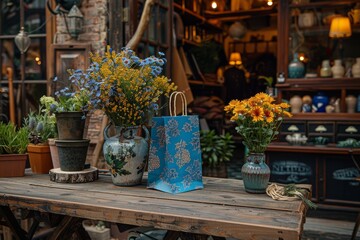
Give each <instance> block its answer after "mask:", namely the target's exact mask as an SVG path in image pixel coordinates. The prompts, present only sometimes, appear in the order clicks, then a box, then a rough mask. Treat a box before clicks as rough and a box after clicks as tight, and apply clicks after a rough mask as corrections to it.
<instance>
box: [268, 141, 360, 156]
mask: <svg viewBox="0 0 360 240" xmlns="http://www.w3.org/2000/svg"><path fill="white" fill-rule="evenodd" d="M266 151H267V152H295V153H300V152H301V153H323V154H343V155H347V154H356V155H359V154H360V148H341V147H336V144H328V145H325V146H321V147H319V146H314V145H290V144H288V143H283V142H273V143H271V144H269V146H268V148H267V149H266Z"/></svg>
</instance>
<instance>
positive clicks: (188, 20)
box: [173, 3, 223, 32]
mask: <svg viewBox="0 0 360 240" xmlns="http://www.w3.org/2000/svg"><path fill="white" fill-rule="evenodd" d="M173 5H174V9H175V11H176V12H179V13H181V15H182V16H183V17H182V20H183V22H184V25H199V26H202V27H203V28H205V29H207V30H209V31H213V32H222V31H223V29H222V28H221V27H220V26H218V25H215V24H212V23H210V22H209V21H208V20H207V19H206V18H205V17H203V16H201V15H199V14H197V13H195V12H193V11H191V10H189V9H187V8H184V7H182V6H181V5H180V4H177V3H173Z"/></svg>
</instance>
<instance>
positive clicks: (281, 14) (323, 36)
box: [267, 0, 360, 207]
mask: <svg viewBox="0 0 360 240" xmlns="http://www.w3.org/2000/svg"><path fill="white" fill-rule="evenodd" d="M292 2H293V1H290V0H283V1H279V2H278V4H279V5H278V43H279V46H283V47H281V48H280V47H279V48H278V52H277V56H278V65H277V73H278V74H280V73H283V74H284V76H285V80H284V81H282V82H277V84H276V86H275V87H276V90H277V91H276V92H277V99H278V101H279V102H280V101H290V99H291V98H292V97H293V96H295V95H298V96H300V97H303V96H305V95H308V96H310V97H311V98H313V97H314V96H315V95H316V94H318V93H319V92H322V93H323V94H324V95H326V96H327V97H328V98H329V100H330V99H331V98H333V99H338V111H337V112H336V113H335V112H332V113H325V112H314V111H312V112H306V113H303V112H301V113H295V114H293V117H292V118H288V119H285V120H284V122H283V124H282V126H281V129H280V134H279V138H278V141H277V142H274V143H272V144H271V145H270V146H269V147H268V149H267V161H268V163H269V166H270V169H271V172H272V174H271V181H278V182H282V183H310V184H312V186H313V199H314V200H315V201H317V202H318V203H320V204H324V205H326V206H327V205H330V204H332V205H336V207H342V206H350V207H359V206H360V194H359V192H360V181H359V178H360V168H359V161H360V148H342V147H339V145H338V144H339V142H340V141H344V140H347V139H350V138H352V139H355V140H357V141H359V140H360V112H357V111H355V113H348V110H347V104H346V97H347V96H349V95H353V96H355V97H358V96H359V94H360V79H359V78H354V77H352V76H351V74H350V73H349V72H348V74H347V75H344V76H343V77H342V78H332V77H330V78H322V77H320V68H321V62H322V60H326V59H328V60H329V61H330V62H331V63H332V62H333V60H335V59H342V60H343V63H344V62H345V61H347V60H348V59H350V58H351V59H355V58H356V57H359V56H360V49H359V47H358V46H357V45H358V44H357V42H359V41H360V31H359V26H357V25H354V24H351V28H352V35H351V37H349V38H346V39H345V38H344V39H333V38H330V37H329V30H330V23H329V22H326V21H325V20H326V19H327V16H330V17H331V16H332V15H334V14H340V15H342V16H347V13H348V12H349V11H350V10H351V9H353V8H354V7H355V5H356V4H357V3H359V2H360V1H359V0H346V1H345V0H344V1H343V0H339V1H318V0H310V1H309V3H306V4H293V3H292ZM309 12H313V13H314V14H315V17H316V19H315V22H316V23H315V24H313V26H311V27H302V26H300V25H299V20H300V19H299V17H300V15H301V14H304V13H309ZM302 38H303V39H302ZM299 41H300V43H299ZM301 41H303V42H302V43H301ZM306 51H307V52H306ZM295 52H296V53H300V52H304V53H305V54H308V55H307V56H306V55H305V57H307V59H306V61H307V62H305V69H306V73H312V75H313V76H314V74H315V75H317V77H309V75H308V77H304V78H289V77H288V65H289V63H290V61H291V60H292V59H293V53H295ZM344 67H345V64H344ZM319 126H320V127H321V128H322V130H319V129H320V127H319ZM293 129H297V130H296V131H294V130H293ZM349 130H350V131H349ZM294 132H296V133H300V134H301V135H305V136H306V137H307V138H308V140H307V143H306V144H304V145H290V144H289V143H287V142H286V136H287V135H291V134H293V133H294ZM319 137H321V138H325V139H326V141H324V142H323V143H324V144H319V141H317V140H316V139H319Z"/></svg>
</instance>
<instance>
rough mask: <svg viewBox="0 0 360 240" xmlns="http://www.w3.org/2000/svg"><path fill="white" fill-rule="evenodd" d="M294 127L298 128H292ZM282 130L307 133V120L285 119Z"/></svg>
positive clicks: (283, 131) (287, 132) (284, 131)
mask: <svg viewBox="0 0 360 240" xmlns="http://www.w3.org/2000/svg"><path fill="white" fill-rule="evenodd" d="M292 128H293V129H296V128H297V129H298V130H297V131H295V130H292ZM280 132H282V133H286V134H289V133H293V132H297V133H303V134H305V133H306V123H305V122H301V121H284V122H283V123H282V124H281V127H280Z"/></svg>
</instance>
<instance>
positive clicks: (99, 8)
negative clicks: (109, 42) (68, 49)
mask: <svg viewBox="0 0 360 240" xmlns="http://www.w3.org/2000/svg"><path fill="white" fill-rule="evenodd" d="M80 11H81V12H82V14H83V15H84V24H83V30H82V32H81V33H80V35H79V37H78V39H72V38H71V36H70V35H69V34H68V32H67V30H66V25H65V21H64V17H63V16H60V15H57V16H56V28H57V32H56V35H55V40H54V43H57V44H75V43H91V47H92V49H91V50H92V51H94V52H95V51H96V52H97V51H99V52H104V50H105V47H106V38H107V26H106V22H107V18H108V14H107V13H108V9H107V0H83V1H82V4H81V7H80Z"/></svg>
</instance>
